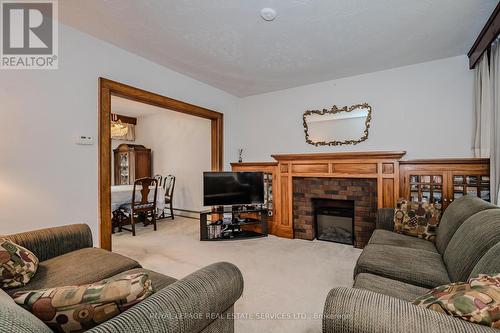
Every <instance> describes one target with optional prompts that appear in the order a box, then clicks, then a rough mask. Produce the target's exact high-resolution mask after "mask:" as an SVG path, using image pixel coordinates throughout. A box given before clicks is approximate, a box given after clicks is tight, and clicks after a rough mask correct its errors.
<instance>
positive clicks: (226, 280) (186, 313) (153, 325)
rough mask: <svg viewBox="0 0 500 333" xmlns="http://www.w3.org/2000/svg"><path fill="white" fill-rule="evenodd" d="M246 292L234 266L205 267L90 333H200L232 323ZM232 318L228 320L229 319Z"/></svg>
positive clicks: (218, 264)
mask: <svg viewBox="0 0 500 333" xmlns="http://www.w3.org/2000/svg"><path fill="white" fill-rule="evenodd" d="M242 292H243V276H242V275H241V272H240V270H239V269H238V268H237V267H236V266H234V265H233V264H230V263H226V262H220V263H215V264H212V265H209V266H206V267H204V268H202V269H200V270H198V271H196V272H194V273H193V274H190V275H188V276H187V277H185V278H184V279H181V280H179V281H177V282H174V283H173V284H171V285H169V286H167V287H165V288H163V289H161V290H158V291H157V292H156V293H155V294H154V295H152V296H150V297H148V298H147V299H145V300H144V301H142V302H140V303H139V304H137V305H135V306H134V307H132V308H130V309H128V310H127V311H125V312H123V313H121V314H120V315H118V316H116V317H114V318H112V319H110V320H108V321H106V322H104V323H102V324H101V325H99V326H97V327H94V328H93V329H91V330H89V331H88V332H89V333H104V332H106V333H119V332H147V333H162V332H169V333H170V332H193V333H195V332H200V331H202V330H203V329H204V328H206V327H207V326H208V325H210V324H211V323H212V322H214V321H216V320H220V319H221V316H225V317H226V318H222V319H224V320H229V321H230V324H231V325H233V322H234V319H233V318H232V311H231V308H232V306H233V304H234V303H235V302H236V301H237V300H238V299H239V298H240V296H241V294H242ZM228 316H229V317H228Z"/></svg>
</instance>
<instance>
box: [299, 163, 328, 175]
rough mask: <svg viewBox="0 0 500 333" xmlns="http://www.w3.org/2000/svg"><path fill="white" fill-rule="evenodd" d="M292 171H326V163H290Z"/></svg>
mask: <svg viewBox="0 0 500 333" xmlns="http://www.w3.org/2000/svg"><path fill="white" fill-rule="evenodd" d="M292 172H293V173H328V163H320V164H313V163H310V164H292Z"/></svg>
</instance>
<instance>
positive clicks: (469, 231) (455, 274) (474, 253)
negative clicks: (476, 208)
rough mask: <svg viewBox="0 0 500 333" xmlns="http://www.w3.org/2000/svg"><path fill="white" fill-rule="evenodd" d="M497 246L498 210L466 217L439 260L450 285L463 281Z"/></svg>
mask: <svg viewBox="0 0 500 333" xmlns="http://www.w3.org/2000/svg"><path fill="white" fill-rule="evenodd" d="M499 242H500V209H488V210H484V211H482V212H479V213H477V214H474V215H472V216H471V217H469V218H468V219H467V220H466V221H465V222H464V223H462V225H461V226H460V228H458V230H457V231H456V232H455V234H454V235H453V237H452V239H451V240H450V242H449V244H448V246H447V247H446V250H445V252H444V255H443V260H444V262H445V264H446V268H447V269H448V273H449V275H450V279H451V280H452V281H453V282H456V281H466V280H467V278H468V277H469V275H470V274H471V272H472V270H473V269H474V266H476V265H477V263H478V262H479V260H480V259H481V258H482V257H483V256H484V255H485V254H486V253H487V252H488V251H489V250H490V249H491V248H492V247H493V246H495V245H497V244H498V243H499Z"/></svg>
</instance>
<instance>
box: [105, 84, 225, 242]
mask: <svg viewBox="0 0 500 333" xmlns="http://www.w3.org/2000/svg"><path fill="white" fill-rule="evenodd" d="M111 96H118V97H122V98H126V99H129V100H133V101H136V102H142V103H146V104H150V105H154V106H158V107H160V108H164V109H168V110H170V111H176V112H180V113H184V114H188V115H191V116H196V117H200V118H204V119H209V120H210V122H211V148H210V150H211V168H212V170H213V171H221V170H222V169H223V164H224V162H223V157H224V156H223V131H224V126H223V125H224V116H223V114H222V113H220V112H216V111H213V110H209V109H206V108H203V107H201V106H197V105H194V104H189V103H186V102H182V101H179V100H176V99H173V98H170V97H166V96H162V95H159V94H156V93H153V92H149V91H146V90H143V89H139V88H136V87H132V86H129V85H126V84H123V83H119V82H116V81H112V80H109V79H105V78H102V77H100V78H99V140H98V144H99V163H98V166H99V171H98V175H99V185H98V189H99V194H98V195H99V244H100V247H101V248H103V249H106V250H111V128H110V122H111Z"/></svg>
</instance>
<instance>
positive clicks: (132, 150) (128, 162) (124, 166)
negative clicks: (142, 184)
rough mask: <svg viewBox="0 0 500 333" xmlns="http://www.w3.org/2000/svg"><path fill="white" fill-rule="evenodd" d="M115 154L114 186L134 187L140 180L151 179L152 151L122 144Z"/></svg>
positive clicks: (139, 146)
mask: <svg viewBox="0 0 500 333" xmlns="http://www.w3.org/2000/svg"><path fill="white" fill-rule="evenodd" d="M113 153H114V175H115V183H114V185H132V184H133V183H134V181H135V180H136V179H138V178H143V177H151V149H148V148H146V147H144V146H142V145H132V144H125V143H124V144H121V145H119V146H118V147H117V148H116V149H114V150H113Z"/></svg>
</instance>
